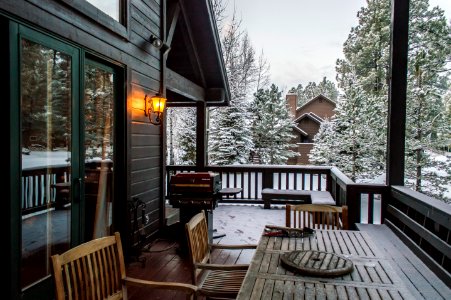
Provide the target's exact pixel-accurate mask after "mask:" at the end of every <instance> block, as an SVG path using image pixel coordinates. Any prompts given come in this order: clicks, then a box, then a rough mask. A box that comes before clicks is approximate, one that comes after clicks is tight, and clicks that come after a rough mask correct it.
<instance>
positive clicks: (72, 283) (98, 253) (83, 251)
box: [52, 232, 127, 300]
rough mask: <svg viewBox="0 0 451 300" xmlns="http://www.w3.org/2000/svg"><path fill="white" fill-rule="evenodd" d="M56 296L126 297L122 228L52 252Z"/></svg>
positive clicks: (86, 297)
mask: <svg viewBox="0 0 451 300" xmlns="http://www.w3.org/2000/svg"><path fill="white" fill-rule="evenodd" d="M52 263H53V276H54V282H55V291H56V299H58V300H60V299H74V300H77V299H106V298H108V299H126V298H127V295H126V289H125V285H124V286H123V284H122V280H123V279H124V278H125V276H126V273H125V263H124V256H123V252H122V244H121V239H120V235H119V233H118V232H116V233H115V235H114V236H107V237H102V238H98V239H95V240H91V241H89V242H86V243H84V244H81V245H79V246H77V247H74V248H72V249H70V250H68V251H66V252H64V253H63V254H56V255H53V256H52Z"/></svg>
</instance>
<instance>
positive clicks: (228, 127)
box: [208, 15, 258, 165]
mask: <svg viewBox="0 0 451 300" xmlns="http://www.w3.org/2000/svg"><path fill="white" fill-rule="evenodd" d="M222 49H223V55H224V62H225V67H226V71H227V77H228V81H229V87H230V94H231V101H230V105H229V106H228V107H218V108H214V109H210V127H209V132H208V158H209V163H210V164H217V165H225V164H245V163H248V162H249V153H250V150H251V149H252V147H253V144H252V138H251V132H250V115H249V112H248V106H249V101H250V92H251V91H252V90H253V86H254V85H255V83H256V79H257V74H258V70H257V68H256V62H255V50H254V48H253V47H252V45H251V42H250V39H249V36H248V35H247V33H246V32H245V31H243V30H242V29H241V21H240V20H237V18H236V16H235V15H233V17H232V20H231V23H230V24H229V26H228V27H227V29H226V30H225V32H224V36H223V38H222Z"/></svg>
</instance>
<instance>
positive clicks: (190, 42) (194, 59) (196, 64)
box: [179, 0, 206, 86]
mask: <svg viewBox="0 0 451 300" xmlns="http://www.w3.org/2000/svg"><path fill="white" fill-rule="evenodd" d="M179 3H180V9H181V13H182V16H183V20H184V25H185V26H182V29H183V30H182V31H183V39H184V41H185V45H186V51H187V53H188V56H189V58H190V61H191V64H192V66H193V69H194V70H193V71H194V73H195V74H196V77H197V79H198V80H199V81H200V83H201V84H202V85H203V86H205V85H206V84H205V76H204V73H203V71H202V68H201V65H200V56H199V52H198V51H197V46H196V42H195V41H194V34H193V31H192V29H191V28H192V26H191V23H190V19H189V17H188V13H187V12H186V9H185V7H184V6H185V3H184V1H183V0H180V2H179Z"/></svg>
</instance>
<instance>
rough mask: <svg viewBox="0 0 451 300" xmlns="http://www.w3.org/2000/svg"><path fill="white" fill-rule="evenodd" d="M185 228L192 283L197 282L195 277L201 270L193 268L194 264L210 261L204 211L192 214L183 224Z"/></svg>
mask: <svg viewBox="0 0 451 300" xmlns="http://www.w3.org/2000/svg"><path fill="white" fill-rule="evenodd" d="M185 229H186V238H187V244H188V248H189V255H190V260H191V264H192V269H193V270H192V271H193V274H192V280H193V284H197V282H196V281H197V277H198V275H199V274H200V272H201V270H199V269H197V268H195V264H196V263H208V262H210V245H209V243H208V226H207V218H206V216H205V212H204V211H203V210H202V211H201V212H200V213H198V214H196V215H194V216H193V217H192V218H191V220H190V221H189V222H188V223H186V224H185Z"/></svg>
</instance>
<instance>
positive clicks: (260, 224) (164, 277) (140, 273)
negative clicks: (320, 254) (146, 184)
mask: <svg viewBox="0 0 451 300" xmlns="http://www.w3.org/2000/svg"><path fill="white" fill-rule="evenodd" d="M266 224H272V225H279V226H284V224H285V207H284V206H280V205H274V207H273V206H271V209H263V205H253V206H250V205H220V206H219V207H218V208H216V209H215V211H214V214H213V226H214V228H215V229H217V232H218V233H225V234H226V236H225V237H223V238H220V239H214V240H213V241H214V242H215V243H222V244H246V243H248V244H256V243H258V240H259V239H260V235H261V233H262V231H263V229H264V226H265V225H266ZM364 228H365V229H364ZM371 228H373V227H371V226H369V227H362V228H361V229H362V230H365V231H367V230H370V229H371ZM372 237H373V239H374V241H375V242H376V244H377V246H378V247H380V250H381V251H384V253H385V255H386V257H387V259H389V260H393V261H394V263H395V264H394V265H395V267H396V268H397V270H398V272H399V273H400V274H401V275H402V276H401V278H402V280H403V281H404V282H405V284H406V286H408V287H409V288H410V289H411V290H413V291H415V295H416V296H417V297H418V298H417V299H451V289H449V288H448V287H447V286H446V284H445V283H443V282H441V281H440V279H438V277H436V276H435V275H434V274H433V273H432V272H429V270H425V269H424V268H426V267H425V265H424V264H423V263H422V262H421V261H420V260H419V259H417V258H416V257H414V256H412V255H410V254H409V255H407V254H406V253H407V252H408V250H407V249H405V248H404V247H405V246H404V245H398V244H396V243H395V244H393V243H391V242H390V241H391V238H392V237H393V233H383V232H382V231H377V232H375V233H374V235H373V236H372ZM393 245H395V246H396V247H395V248H397V249H392V248H389V247H393ZM178 250H179V245H178V244H177V243H175V242H174V241H172V240H167V239H161V240H156V241H155V242H154V243H153V244H152V245H150V246H149V251H148V252H144V253H143V257H145V258H146V264H145V267H142V265H141V263H138V262H133V263H130V264H129V265H128V268H127V273H128V275H129V276H133V277H137V278H143V279H149V280H158V281H177V282H184V283H190V282H191V277H190V267H189V262H188V259H187V257H186V255H183V254H181V252H180V251H178ZM395 250H396V251H395ZM253 251H254V250H244V251H242V252H241V251H236V250H234V251H233V250H229V251H223V252H215V253H214V255H213V261H215V262H217V263H235V262H238V263H249V262H250V261H251V259H252V255H253ZM413 268H414V269H415V272H413V271H412V269H413ZM422 270H423V271H422ZM412 272H413V273H412ZM418 273H424V274H425V276H416V275H415V274H418ZM425 277H427V278H426V279H427V280H426V279H424V278H425ZM412 278H416V279H415V280H412ZM431 296H432V298H431ZM448 296H449V297H448ZM129 298H130V299H131V300H144V299H185V296H184V295H183V294H180V293H175V292H167V291H160V292H158V291H151V290H143V289H137V288H134V287H131V288H130V289H129Z"/></svg>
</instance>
